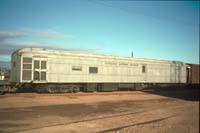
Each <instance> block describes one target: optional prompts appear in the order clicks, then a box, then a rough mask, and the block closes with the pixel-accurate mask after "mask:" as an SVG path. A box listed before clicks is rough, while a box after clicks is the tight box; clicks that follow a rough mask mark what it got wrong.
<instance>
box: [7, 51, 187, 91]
mask: <svg viewBox="0 0 200 133" xmlns="http://www.w3.org/2000/svg"><path fill="white" fill-rule="evenodd" d="M11 60H12V69H11V79H12V81H13V82H17V83H37V84H38V83H43V84H44V83H45V84H53V83H56V84H58V83H61V84H84V85H86V86H87V87H86V88H87V89H88V90H90V89H94V88H97V89H98V88H99V87H100V88H101V89H103V88H110V89H111V90H116V89H117V88H119V87H120V86H129V87H130V86H132V85H134V84H136V83H186V79H187V77H186V67H187V66H186V64H184V63H182V62H176V61H164V60H153V59H142V58H132V57H119V56H111V55H98V54H86V53H79V52H69V51H59V50H46V49H41V48H23V49H20V50H17V51H15V52H14V53H13V54H12V59H11ZM122 88H123V87H122ZM94 90H95V89H94Z"/></svg>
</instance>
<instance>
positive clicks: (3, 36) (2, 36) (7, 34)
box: [0, 31, 26, 41]
mask: <svg viewBox="0 0 200 133" xmlns="http://www.w3.org/2000/svg"><path fill="white" fill-rule="evenodd" d="M25 36H26V33H24V32H8V31H4V32H0V41H4V40H6V39H10V38H19V37H25Z"/></svg>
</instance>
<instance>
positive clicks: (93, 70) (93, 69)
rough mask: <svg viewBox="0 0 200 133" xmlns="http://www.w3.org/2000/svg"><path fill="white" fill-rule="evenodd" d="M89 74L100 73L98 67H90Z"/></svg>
mask: <svg viewBox="0 0 200 133" xmlns="http://www.w3.org/2000/svg"><path fill="white" fill-rule="evenodd" d="M89 73H98V67H89Z"/></svg>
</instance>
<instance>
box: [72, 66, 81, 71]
mask: <svg viewBox="0 0 200 133" xmlns="http://www.w3.org/2000/svg"><path fill="white" fill-rule="evenodd" d="M72 71H82V66H72Z"/></svg>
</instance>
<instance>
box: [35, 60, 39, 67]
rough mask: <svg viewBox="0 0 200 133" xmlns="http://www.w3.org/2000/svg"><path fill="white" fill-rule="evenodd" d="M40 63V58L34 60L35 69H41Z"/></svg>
mask: <svg viewBox="0 0 200 133" xmlns="http://www.w3.org/2000/svg"><path fill="white" fill-rule="evenodd" d="M39 68H40V65H39V60H35V61H34V69H39Z"/></svg>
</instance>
